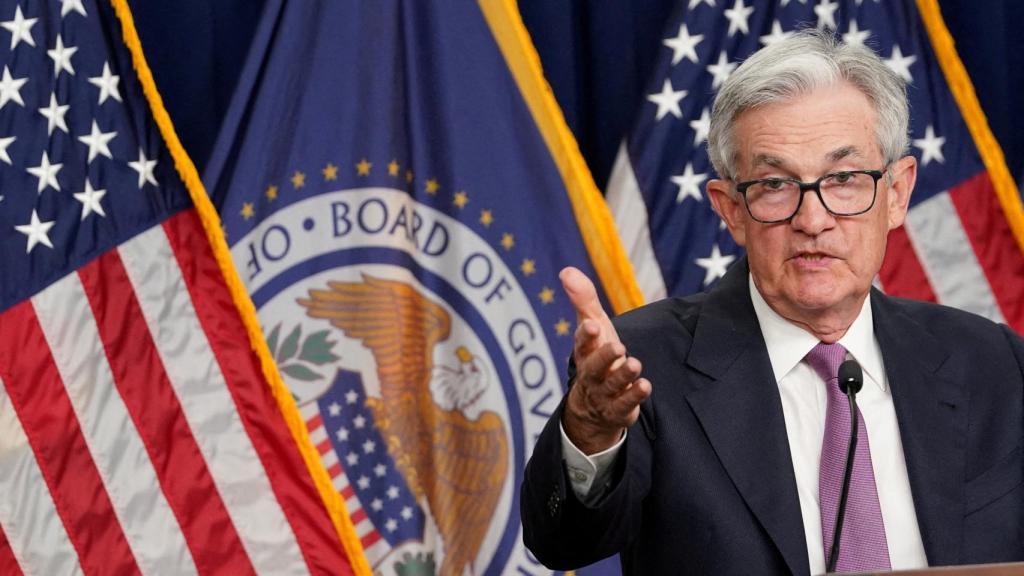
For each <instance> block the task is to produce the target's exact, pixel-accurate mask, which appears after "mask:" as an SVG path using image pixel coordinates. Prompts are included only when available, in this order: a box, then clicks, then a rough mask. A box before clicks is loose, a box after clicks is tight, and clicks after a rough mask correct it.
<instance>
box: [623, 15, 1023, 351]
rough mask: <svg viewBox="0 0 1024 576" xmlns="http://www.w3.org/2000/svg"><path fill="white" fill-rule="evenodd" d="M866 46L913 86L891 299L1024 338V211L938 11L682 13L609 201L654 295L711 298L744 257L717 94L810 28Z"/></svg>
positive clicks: (891, 252)
mask: <svg viewBox="0 0 1024 576" xmlns="http://www.w3.org/2000/svg"><path fill="white" fill-rule="evenodd" d="M815 25H817V26H819V27H824V28H829V29H832V30H835V31H836V32H837V34H839V35H840V36H842V38H843V39H844V40H845V41H846V42H853V43H858V44H866V45H867V46H870V47H871V48H872V49H874V50H875V51H876V52H878V54H879V55H880V56H881V57H882V58H883V59H884V60H885V62H886V64H888V66H889V67H890V68H892V69H893V70H894V71H895V72H896V73H897V74H899V75H900V76H902V77H903V78H904V79H905V80H906V81H907V92H908V96H909V99H910V116H911V126H910V131H911V134H910V138H911V149H910V153H911V154H913V155H915V156H916V157H917V158H918V160H919V164H918V179H917V187H916V188H915V190H914V194H913V196H912V197H911V201H910V202H911V208H910V213H909V215H908V217H907V222H906V225H905V226H904V227H902V228H900V229H897V230H895V231H893V232H892V234H890V237H889V245H888V251H887V254H886V259H885V263H884V265H883V268H882V271H881V273H880V278H879V281H880V284H881V287H882V289H883V290H885V291H886V292H888V293H890V294H894V295H897V296H907V297H912V298H919V299H923V300H930V301H937V302H940V303H942V304H947V305H950V306H955V307H958V308H962V309H965V310H969V311H971V312H975V313H978V314H981V315H983V316H986V317H988V318H991V319H993V320H996V321H1000V322H1006V323H1008V324H1009V325H1010V326H1012V327H1013V328H1015V329H1016V330H1017V331H1018V332H1024V211H1022V209H1021V201H1020V196H1019V195H1018V192H1017V188H1016V186H1015V185H1014V182H1013V180H1012V178H1011V177H1010V174H1009V172H1008V171H1007V169H1006V166H1005V163H1004V161H1003V157H1002V153H1001V152H1000V150H999V146H998V144H996V142H995V140H994V138H993V137H992V134H991V132H990V131H989V129H988V126H987V124H986V122H985V118H984V116H983V115H982V113H981V110H980V108H979V106H978V103H977V101H976V99H975V98H974V92H973V89H972V88H971V83H970V80H969V79H968V78H967V75H966V73H965V71H964V69H963V66H962V65H961V64H960V61H959V59H958V57H957V54H956V51H955V49H954V48H953V43H952V40H951V38H950V36H949V34H948V32H947V31H946V29H945V26H944V24H943V22H942V17H941V14H940V13H939V9H938V4H937V2H936V1H935V0H918V1H917V2H916V3H915V2H914V1H912V0H894V1H881V2H880V1H878V0H843V1H837V0H821V1H818V0H814V1H811V2H805V1H796V0H793V1H789V0H781V1H778V0H771V1H764V0H735V1H733V0H729V1H725V2H714V1H711V0H681V1H680V2H678V6H677V8H676V11H675V16H674V18H673V19H672V21H671V22H670V23H669V24H668V26H667V27H666V33H665V37H664V39H663V48H662V50H663V52H662V55H661V60H660V63H659V64H658V66H657V67H656V72H655V77H654V78H652V79H651V82H650V84H649V86H648V89H647V95H646V99H645V101H644V103H643V105H642V106H641V108H640V109H639V110H638V114H637V119H636V122H635V124H634V127H633V129H632V130H631V131H630V133H629V134H628V135H627V138H626V140H625V141H624V142H623V145H622V148H621V150H620V152H619V156H618V159H617V161H616V166H615V169H614V170H613V174H612V177H611V180H610V182H609V185H608V201H609V204H610V205H611V206H612V209H613V211H614V213H615V219H616V223H617V224H618V225H619V227H620V230H621V231H622V234H623V240H624V243H625V244H626V246H627V250H628V251H629V253H630V258H631V260H632V261H633V262H634V265H635V267H636V270H637V277H638V279H639V281H640V284H641V286H642V289H643V291H644V294H645V296H646V297H647V298H648V299H656V298H659V297H661V296H664V295H665V294H666V293H667V294H672V295H680V294H688V293H692V292H696V291H700V290H702V289H704V288H706V287H708V286H709V285H711V284H712V283H714V282H715V281H716V280H717V279H718V278H720V277H721V276H722V275H723V274H724V273H725V270H726V268H727V267H728V266H729V265H730V264H731V263H732V262H733V261H735V260H736V258H737V256H738V255H739V253H740V251H739V248H738V247H737V246H736V245H735V244H734V243H733V241H732V238H731V237H730V236H729V233H728V231H726V230H725V229H724V227H723V226H721V225H720V221H719V218H718V216H717V215H715V214H714V212H713V211H712V210H711V206H710V203H709V202H708V199H707V198H706V196H705V193H704V186H705V184H706V182H707V180H708V179H709V178H713V177H715V176H714V174H713V173H712V172H713V170H712V168H711V165H710V162H709V161H708V157H707V150H706V140H707V135H708V128H709V119H710V113H711V103H712V100H713V98H714V94H715V91H716V90H717V89H718V88H719V87H720V86H721V85H722V82H724V81H725V79H726V78H728V76H729V74H730V73H731V72H732V71H733V70H734V69H735V68H736V66H737V65H738V63H739V61H741V60H743V59H744V58H746V57H748V56H749V55H750V54H751V53H753V52H754V51H755V50H757V49H758V48H760V47H761V46H764V45H766V44H769V43H771V42H774V41H776V40H778V39H780V38H783V37H785V36H786V35H788V34H790V33H791V32H792V31H793V30H794V29H796V28H798V27H801V26H803V27H806V26H815Z"/></svg>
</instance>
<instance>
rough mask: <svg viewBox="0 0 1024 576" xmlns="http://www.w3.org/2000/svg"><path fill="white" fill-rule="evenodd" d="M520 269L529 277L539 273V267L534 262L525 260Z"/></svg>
mask: <svg viewBox="0 0 1024 576" xmlns="http://www.w3.org/2000/svg"><path fill="white" fill-rule="evenodd" d="M519 269H520V270H522V271H523V276H529V275H530V274H533V273H534V272H536V271H537V267H536V266H535V265H534V263H533V260H530V259H529V258H524V259H523V263H522V264H520V265H519Z"/></svg>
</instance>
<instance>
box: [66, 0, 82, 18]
mask: <svg viewBox="0 0 1024 576" xmlns="http://www.w3.org/2000/svg"><path fill="white" fill-rule="evenodd" d="M60 4H61V6H60V17H61V18H63V17H65V16H67V15H68V14H69V13H70V12H71V11H72V10H74V11H75V12H78V13H79V14H81V15H82V16H86V13H85V6H82V0H60Z"/></svg>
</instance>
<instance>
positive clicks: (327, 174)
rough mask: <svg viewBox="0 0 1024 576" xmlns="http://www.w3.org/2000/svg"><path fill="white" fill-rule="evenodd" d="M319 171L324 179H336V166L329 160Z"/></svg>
mask: <svg viewBox="0 0 1024 576" xmlns="http://www.w3.org/2000/svg"><path fill="white" fill-rule="evenodd" d="M320 173H321V174H323V175H324V180H337V179H338V167H337V166H335V165H334V164H331V163H330V162H328V163H327V166H325V167H324V169H323V170H321V171H320Z"/></svg>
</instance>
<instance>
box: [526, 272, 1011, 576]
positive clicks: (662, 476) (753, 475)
mask: <svg viewBox="0 0 1024 576" xmlns="http://www.w3.org/2000/svg"><path fill="white" fill-rule="evenodd" d="M747 274H748V269H747V266H746V262H741V263H738V264H737V265H736V266H733V268H732V270H730V272H729V273H728V274H727V275H726V277H725V278H723V279H722V281H721V282H720V284H719V285H718V286H717V287H716V288H715V289H714V290H712V291H711V292H710V293H708V294H702V295H697V296H693V297H689V298H685V299H668V300H663V301H661V302H657V303H654V304H651V305H649V306H645V307H642V308H640V309H637V310H635V311H633V312H630V313H627V314H624V315H622V316H621V317H619V318H617V319H616V320H615V325H616V328H617V329H618V332H619V335H620V337H621V338H622V340H623V342H624V343H625V344H626V347H627V350H628V351H629V354H630V355H633V356H636V357H637V358H639V359H640V361H641V362H642V363H643V374H644V375H645V376H646V377H647V378H648V379H650V381H651V383H652V384H653V392H652V394H651V397H650V398H648V400H647V401H646V402H644V404H643V405H642V406H641V413H640V420H639V422H638V423H637V424H636V425H634V426H633V427H632V428H631V429H630V430H629V434H628V438H627V441H626V443H625V444H624V449H623V450H622V452H621V453H620V455H619V458H618V460H617V462H616V467H615V468H616V469H615V473H614V474H613V479H612V481H611V483H610V485H609V486H608V491H607V493H606V495H605V496H604V497H603V498H602V499H601V500H600V501H599V502H598V503H597V504H596V505H595V506H593V507H588V506H585V505H583V504H582V503H580V502H579V501H578V500H577V498H576V496H575V494H574V493H573V491H572V487H571V485H570V484H569V480H568V478H567V476H566V471H565V468H564V464H563V462H562V449H561V438H560V434H559V429H558V422H559V419H560V418H561V409H560V410H559V411H558V412H557V413H556V414H555V415H554V417H552V419H551V421H550V422H548V424H547V427H546V428H545V429H544V431H543V433H542V434H541V436H540V438H539V440H538V442H537V445H536V447H535V449H534V453H533V456H532V458H531V459H530V462H529V464H528V465H527V467H526V473H525V478H524V482H523V486H522V493H521V513H522V520H523V538H524V540H525V542H526V545H527V546H528V547H529V549H530V550H531V551H533V553H534V554H535V555H536V556H537V558H538V559H539V560H540V561H541V562H543V563H544V564H546V565H547V566H549V567H551V568H556V569H569V568H575V567H579V566H583V565H586V564H589V563H591V562H594V561H597V560H598V559H601V558H604V557H607V556H610V555H612V554H614V553H616V552H621V553H622V563H623V568H624V571H625V572H626V573H627V574H698V573H706V574H788V573H793V574H806V573H808V571H809V567H808V558H807V545H806V543H805V539H804V529H803V523H802V520H801V516H800V502H799V499H798V497H797V490H796V481H795V479H794V475H793V464H792V461H791V458H790V453H789V444H788V442H787V440H786V427H785V422H784V420H783V414H782V402H781V400H780V397H779V390H778V386H777V384H776V382H775V379H774V376H773V373H772V368H771V364H770V362H769V359H768V352H767V349H766V348H765V344H764V339H763V338H762V336H761V331H760V328H759V326H758V322H757V317H756V316H755V314H754V309H753V305H752V304H751V301H750V293H749V286H748V283H747ZM871 302H872V310H873V314H874V322H875V337H876V338H877V339H878V342H879V344H880V345H881V349H882V356H883V360H884V362H885V369H886V371H887V373H888V377H889V385H890V388H891V390H892V395H893V403H894V404H895V408H896V416H897V419H898V421H899V429H900V436H901V438H902V442H903V448H904V452H905V454H906V459H907V473H908V475H909V477H910V487H911V491H912V493H913V499H914V506H915V508H916V510H917V522H918V525H919V526H920V529H921V537H922V539H923V541H924V549H925V552H926V554H927V556H928V562H929V564H931V565H946V564H967V563H981V562H993V561H1011V560H1022V559H1024V542H1022V538H1024V527H1022V523H1024V488H1022V486H1021V481H1022V466H1024V458H1022V454H1021V439H1022V431H1024V418H1022V402H1024V374H1022V366H1024V341H1022V340H1021V338H1020V337H1019V336H1018V335H1017V334H1015V333H1013V332H1012V331H1011V330H1010V329H1008V328H1007V327H1005V326H1000V325H997V324H994V323H992V322H990V321H988V320H985V319H982V318H980V317H978V316H974V315H971V314H967V313H965V312H961V311H957V310H953V309H950V308H946V307H942V306H937V305H934V304H926V303H920V302H912V301H907V300H901V299H897V298H891V297H888V296H885V295H883V294H882V293H880V292H877V291H876V292H874V293H873V294H872V296H871ZM571 373H572V367H570V375H571Z"/></svg>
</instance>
